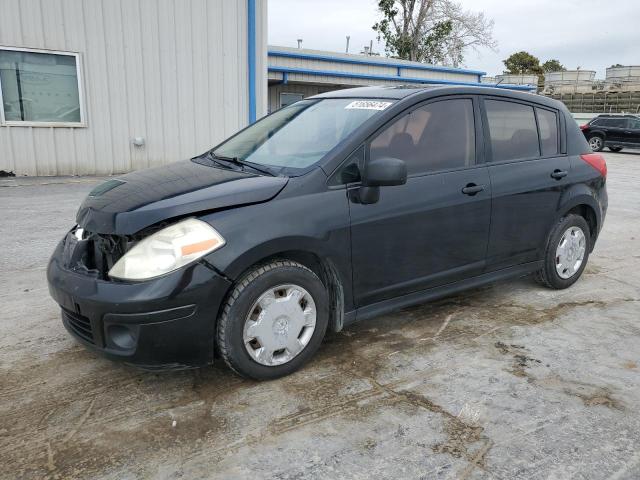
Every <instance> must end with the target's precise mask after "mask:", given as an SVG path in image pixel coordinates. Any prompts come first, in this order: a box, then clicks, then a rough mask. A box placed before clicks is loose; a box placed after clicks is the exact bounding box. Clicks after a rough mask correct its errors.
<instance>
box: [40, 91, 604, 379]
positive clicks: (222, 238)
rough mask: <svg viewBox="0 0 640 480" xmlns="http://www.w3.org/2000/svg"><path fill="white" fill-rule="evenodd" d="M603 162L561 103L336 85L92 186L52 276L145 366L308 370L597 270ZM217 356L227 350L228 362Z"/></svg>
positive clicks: (72, 315)
mask: <svg viewBox="0 0 640 480" xmlns="http://www.w3.org/2000/svg"><path fill="white" fill-rule="evenodd" d="M606 173H607V169H606V164H605V162H604V159H603V157H602V155H600V154H597V153H592V152H591V151H590V149H589V145H588V144H587V142H586V140H585V139H584V137H583V136H582V134H581V132H580V130H579V128H578V126H577V124H576V122H575V121H574V120H573V118H572V117H571V115H570V113H569V112H568V111H567V109H566V108H565V107H564V106H563V104H562V103H559V102H557V101H554V100H551V99H548V98H545V97H541V96H536V95H532V94H523V93H517V92H511V91H506V90H501V89H491V88H484V87H432V88H409V87H407V88H397V87H388V88H382V87H368V88H355V89H351V90H340V91H335V92H330V93H326V94H323V95H318V96H315V97H311V98H309V99H307V100H302V101H299V102H297V103H295V104H293V105H290V106H288V107H286V108H283V109H281V110H278V111H277V112H275V113H273V114H271V115H269V116H267V117H265V118H263V119H262V120H260V121H259V122H257V123H255V124H253V125H251V126H249V127H248V128H246V129H244V130H242V131H240V132H239V133H237V134H236V135H235V136H233V137H231V138H230V139H228V140H226V141H225V142H223V143H222V144H220V145H218V146H217V147H215V148H213V149H212V150H210V151H208V152H205V153H203V154H202V155H200V156H198V157H195V158H193V159H191V160H187V161H183V162H180V163H175V164H172V165H169V166H166V167H159V168H153V169H150V170H144V171H139V172H135V173H130V174H128V175H123V176H121V177H119V178H117V179H112V180H109V181H107V182H106V183H103V184H101V185H99V186H98V187H96V188H95V189H94V190H93V191H92V192H91V193H90V194H89V196H88V197H87V198H86V200H85V201H84V203H83V204H82V205H81V207H80V209H79V211H78V214H77V217H76V222H77V225H76V226H74V227H73V228H72V229H71V230H70V231H69V233H68V234H67V235H66V236H65V237H64V238H63V239H62V240H61V242H60V243H59V245H58V246H57V248H56V249H55V251H54V253H53V256H52V258H51V261H50V263H49V266H48V270H47V276H48V281H49V288H50V291H51V295H52V296H53V298H54V299H55V300H56V302H57V303H59V304H60V306H61V307H62V319H63V323H64V325H65V327H66V328H67V329H68V330H69V332H70V333H71V334H72V335H73V336H74V337H76V338H77V339H78V340H79V341H80V342H81V343H83V344H84V345H86V346H87V347H88V348H90V349H92V350H94V351H97V352H100V353H102V354H104V355H106V356H108V357H109V358H112V359H120V360H123V361H125V362H127V363H132V364H136V365H139V366H141V367H145V368H184V367H189V366H198V365H204V364H208V363H211V362H213V360H214V356H215V355H218V356H220V357H222V358H223V359H224V361H225V362H226V363H227V365H229V366H230V367H231V368H232V369H234V370H235V371H236V372H238V373H240V374H241V375H245V376H248V377H252V378H256V379H266V378H275V377H278V376H281V375H285V374H288V373H290V372H293V371H294V370H296V369H297V368H299V367H300V366H301V365H302V364H303V363H304V362H305V361H306V360H308V359H309V358H310V357H311V355H313V353H314V352H315V351H316V349H317V348H318V347H319V346H320V343H321V341H322V339H323V337H324V335H325V332H326V330H327V329H329V330H333V331H339V330H341V329H342V328H343V327H344V326H345V325H348V324H350V323H353V322H355V321H359V320H364V319H367V318H370V317H373V316H376V315H380V314H383V313H385V312H389V311H391V310H394V309H398V308H402V307H406V306H409V305H413V304H416V303H421V302H425V301H427V300H431V299H434V298H436V297H441V296H444V295H450V294H452V293H455V292H459V291H461V290H464V289H468V288H473V287H478V286H479V285H482V284H485V283H487V282H493V281H496V280H503V279H506V278H511V277H518V276H523V275H527V274H530V273H534V274H535V276H536V278H537V279H538V281H539V282H540V283H542V284H543V285H546V286H548V287H551V288H566V287H568V286H570V285H572V284H573V283H574V282H575V281H576V280H577V279H578V278H579V277H580V275H581V274H582V272H583V270H584V268H585V266H586V264H587V259H588V257H589V253H590V252H591V251H592V250H593V247H594V245H595V242H596V238H597V237H598V233H599V232H600V228H601V227H602V223H603V221H604V217H605V212H606V208H607V193H606V188H605V181H606ZM214 354H215V355H214Z"/></svg>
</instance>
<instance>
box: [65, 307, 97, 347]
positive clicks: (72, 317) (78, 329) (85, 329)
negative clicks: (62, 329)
mask: <svg viewBox="0 0 640 480" xmlns="http://www.w3.org/2000/svg"><path fill="white" fill-rule="evenodd" d="M62 318H63V319H64V321H65V323H66V324H67V325H68V326H69V328H70V329H71V330H72V331H73V333H75V334H76V335H77V336H79V337H80V338H82V339H83V340H86V341H87V342H89V343H95V340H94V338H93V329H92V328H91V321H90V320H89V319H88V318H87V317H84V316H82V315H80V314H79V313H75V312H72V311H70V310H67V309H66V308H63V309H62Z"/></svg>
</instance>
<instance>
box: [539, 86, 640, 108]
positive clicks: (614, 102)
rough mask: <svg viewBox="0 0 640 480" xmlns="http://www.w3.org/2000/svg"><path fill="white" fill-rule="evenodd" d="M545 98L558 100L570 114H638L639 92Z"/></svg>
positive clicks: (572, 94) (566, 95)
mask: <svg viewBox="0 0 640 480" xmlns="http://www.w3.org/2000/svg"><path fill="white" fill-rule="evenodd" d="M546 96H548V97H550V98H553V99H555V100H560V101H561V102H562V103H564V104H565V105H566V106H567V108H568V109H569V111H571V112H596V113H640V91H635V92H594V93H555V94H548V95H546Z"/></svg>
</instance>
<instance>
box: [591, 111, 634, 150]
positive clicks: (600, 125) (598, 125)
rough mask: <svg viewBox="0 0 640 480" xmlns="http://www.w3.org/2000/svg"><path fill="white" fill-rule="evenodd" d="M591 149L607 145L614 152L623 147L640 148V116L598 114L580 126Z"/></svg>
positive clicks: (598, 148)
mask: <svg viewBox="0 0 640 480" xmlns="http://www.w3.org/2000/svg"><path fill="white" fill-rule="evenodd" d="M580 130H582V133H583V134H584V136H585V138H586V139H587V141H588V142H589V146H590V147H591V150H593V151H594V152H600V151H602V150H603V149H604V147H607V148H608V149H609V150H611V151H612V152H619V151H621V150H622V149H623V148H625V147H626V148H640V116H638V115H605V114H603V115H598V116H597V117H595V118H592V119H591V120H590V121H589V123H587V124H585V125H582V126H581V127H580Z"/></svg>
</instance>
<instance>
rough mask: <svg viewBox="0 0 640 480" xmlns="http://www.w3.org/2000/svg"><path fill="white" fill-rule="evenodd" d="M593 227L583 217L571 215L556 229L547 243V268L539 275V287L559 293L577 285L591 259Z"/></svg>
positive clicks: (545, 262)
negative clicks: (559, 290)
mask: <svg viewBox="0 0 640 480" xmlns="http://www.w3.org/2000/svg"><path fill="white" fill-rule="evenodd" d="M590 242H591V238H590V234H589V225H588V224H587V222H586V220H585V219H584V218H582V217H581V216H579V215H573V214H571V215H567V216H566V217H563V218H561V219H560V221H559V222H558V223H557V224H556V226H555V227H554V228H553V230H552V231H551V233H550V234H549V238H548V240H547V247H546V249H545V255H544V265H543V267H542V268H541V269H540V270H539V271H538V272H537V273H536V280H537V281H538V283H540V284H542V285H544V286H546V287H549V288H555V289H563V288H567V287H570V286H571V285H573V284H574V283H575V282H576V281H577V280H578V278H580V275H582V272H583V271H584V269H585V267H586V265H587V260H588V259H589V248H590Z"/></svg>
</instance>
